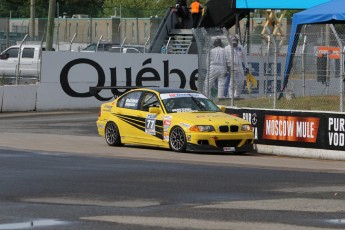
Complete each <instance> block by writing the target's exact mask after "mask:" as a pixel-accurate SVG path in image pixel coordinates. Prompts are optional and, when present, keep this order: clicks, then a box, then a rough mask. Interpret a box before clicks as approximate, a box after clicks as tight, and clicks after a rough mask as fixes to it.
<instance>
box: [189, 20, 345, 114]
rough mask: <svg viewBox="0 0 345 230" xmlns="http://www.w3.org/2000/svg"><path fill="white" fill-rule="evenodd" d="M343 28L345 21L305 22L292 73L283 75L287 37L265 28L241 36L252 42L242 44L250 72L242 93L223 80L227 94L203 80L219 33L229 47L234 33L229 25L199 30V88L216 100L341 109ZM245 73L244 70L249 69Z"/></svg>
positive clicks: (255, 105) (245, 104) (244, 104)
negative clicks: (235, 94)
mask: <svg viewBox="0 0 345 230" xmlns="http://www.w3.org/2000/svg"><path fill="white" fill-rule="evenodd" d="M344 31H345V26H344V25H343V24H339V25H334V26H333V25H324V24H317V25H304V26H303V27H302V30H301V33H300V34H297V38H298V41H297V46H296V50H293V53H292V54H291V57H292V59H291V60H292V62H291V63H290V64H291V65H288V67H289V68H287V69H288V70H289V71H288V73H289V75H288V76H289V77H288V78H287V77H286V76H285V70H286V67H287V66H286V61H287V53H288V52H287V50H288V44H289V36H275V35H274V34H271V33H270V31H267V33H266V34H265V35H262V34H251V35H250V36H249V37H248V39H245V38H242V39H240V41H242V42H243V41H249V42H248V44H245V45H244V49H245V51H246V53H247V55H248V56H247V59H248V67H249V72H250V75H247V76H244V80H243V81H241V83H240V87H241V89H242V90H241V92H240V97H239V98H234V97H232V95H231V94H229V92H230V91H231V88H232V87H236V86H235V84H232V85H233V86H232V85H231V83H230V84H229V86H228V82H227V81H224V82H225V84H226V85H225V87H226V88H227V87H228V88H229V87H230V90H228V94H226V90H225V92H224V97H225V98H223V99H220V98H219V94H217V91H218V87H217V86H218V83H217V82H208V81H207V80H206V81H205V79H208V77H209V73H210V71H209V70H210V63H209V62H208V63H207V60H208V58H207V56H208V55H209V53H210V50H211V49H212V48H214V44H213V43H214V41H215V40H216V39H217V38H219V39H221V41H222V43H223V47H225V46H227V45H231V43H230V42H229V41H230V40H231V38H232V37H234V36H235V35H234V34H232V35H229V34H227V31H226V30H221V29H219V28H211V29H203V28H198V29H195V30H194V36H195V38H196V41H197V44H198V52H199V82H198V89H199V91H202V92H207V93H208V94H209V96H210V97H211V98H212V99H214V100H216V101H219V100H222V104H225V105H234V106H241V107H252V108H274V109H276V108H277V109H289V110H294V109H296V110H318V111H320V110H321V111H341V112H342V111H343V109H344V108H343V106H344V105H343V104H344V80H343V79H344V66H343V64H344V61H343V60H344V59H343V55H344V52H343V48H342V47H343V44H344V43H343V41H344V40H343V39H344V36H345V35H344ZM243 43H244V42H243ZM232 48H233V47H232ZM235 53H236V52H235ZM235 56H236V54H235ZM228 61H229V60H228ZM230 61H231V60H230ZM288 64H289V63H288ZM243 72H244V73H245V69H244V70H243ZM227 75H231V76H233V75H234V73H232V72H231V69H230V70H228V73H227V74H226V75H225V77H226V76H227ZM235 76H236V74H235ZM235 78H236V77H235ZM230 79H231V77H230ZM231 80H233V79H231ZM235 81H236V79H235ZM205 88H207V90H205ZM221 90H223V89H222V88H221ZM234 90H235V88H233V91H234ZM232 98H234V99H232Z"/></svg>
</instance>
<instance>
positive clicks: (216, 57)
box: [204, 38, 226, 98]
mask: <svg viewBox="0 0 345 230" xmlns="http://www.w3.org/2000/svg"><path fill="white" fill-rule="evenodd" d="M213 46H214V48H212V49H211V50H210V52H209V54H208V55H207V58H206V63H207V64H209V68H208V73H207V75H206V79H205V83H204V92H205V95H206V96H207V97H209V91H210V89H211V86H212V85H213V84H214V82H215V81H216V80H217V81H218V98H224V87H225V74H226V56H225V50H224V48H223V43H222V40H221V39H220V38H216V39H215V41H214V43H213Z"/></svg>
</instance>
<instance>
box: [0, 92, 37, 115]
mask: <svg viewBox="0 0 345 230" xmlns="http://www.w3.org/2000/svg"><path fill="white" fill-rule="evenodd" d="M1 91H2V93H1ZM36 92H37V85H6V86H2V87H0V94H1V95H2V105H1V111H2V112H16V111H34V110H35V108H36Z"/></svg>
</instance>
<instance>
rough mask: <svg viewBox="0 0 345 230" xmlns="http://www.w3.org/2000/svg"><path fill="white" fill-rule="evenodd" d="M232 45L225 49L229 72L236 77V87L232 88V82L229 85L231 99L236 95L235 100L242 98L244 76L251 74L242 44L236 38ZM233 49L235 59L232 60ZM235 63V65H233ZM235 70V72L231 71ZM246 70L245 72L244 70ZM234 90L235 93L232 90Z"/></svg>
mask: <svg viewBox="0 0 345 230" xmlns="http://www.w3.org/2000/svg"><path fill="white" fill-rule="evenodd" d="M231 43H232V47H231V45H230V44H229V45H227V46H226V47H225V54H226V63H227V66H228V71H229V72H230V74H232V73H233V75H234V76H233V77H234V80H233V82H234V87H232V84H231V81H230V85H229V97H230V98H231V97H232V96H233V95H234V98H240V96H241V92H242V88H243V84H244V75H245V74H247V73H248V72H249V69H248V62H247V52H246V50H245V49H244V48H243V46H242V45H241V44H239V42H238V38H237V37H236V36H234V37H232V38H231ZM232 49H233V54H234V57H233V58H232ZM232 61H234V63H232ZM232 68H234V69H233V71H231V70H232ZM243 68H245V71H244V69H243ZM231 77H232V76H231ZM233 88H234V93H233V92H232V89H233Z"/></svg>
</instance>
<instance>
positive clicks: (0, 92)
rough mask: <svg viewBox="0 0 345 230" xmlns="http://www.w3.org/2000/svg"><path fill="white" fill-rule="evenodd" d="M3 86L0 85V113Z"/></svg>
mask: <svg viewBox="0 0 345 230" xmlns="http://www.w3.org/2000/svg"><path fill="white" fill-rule="evenodd" d="M4 88H5V87H4V86H0V113H1V112H2V98H3V94H4Z"/></svg>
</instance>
